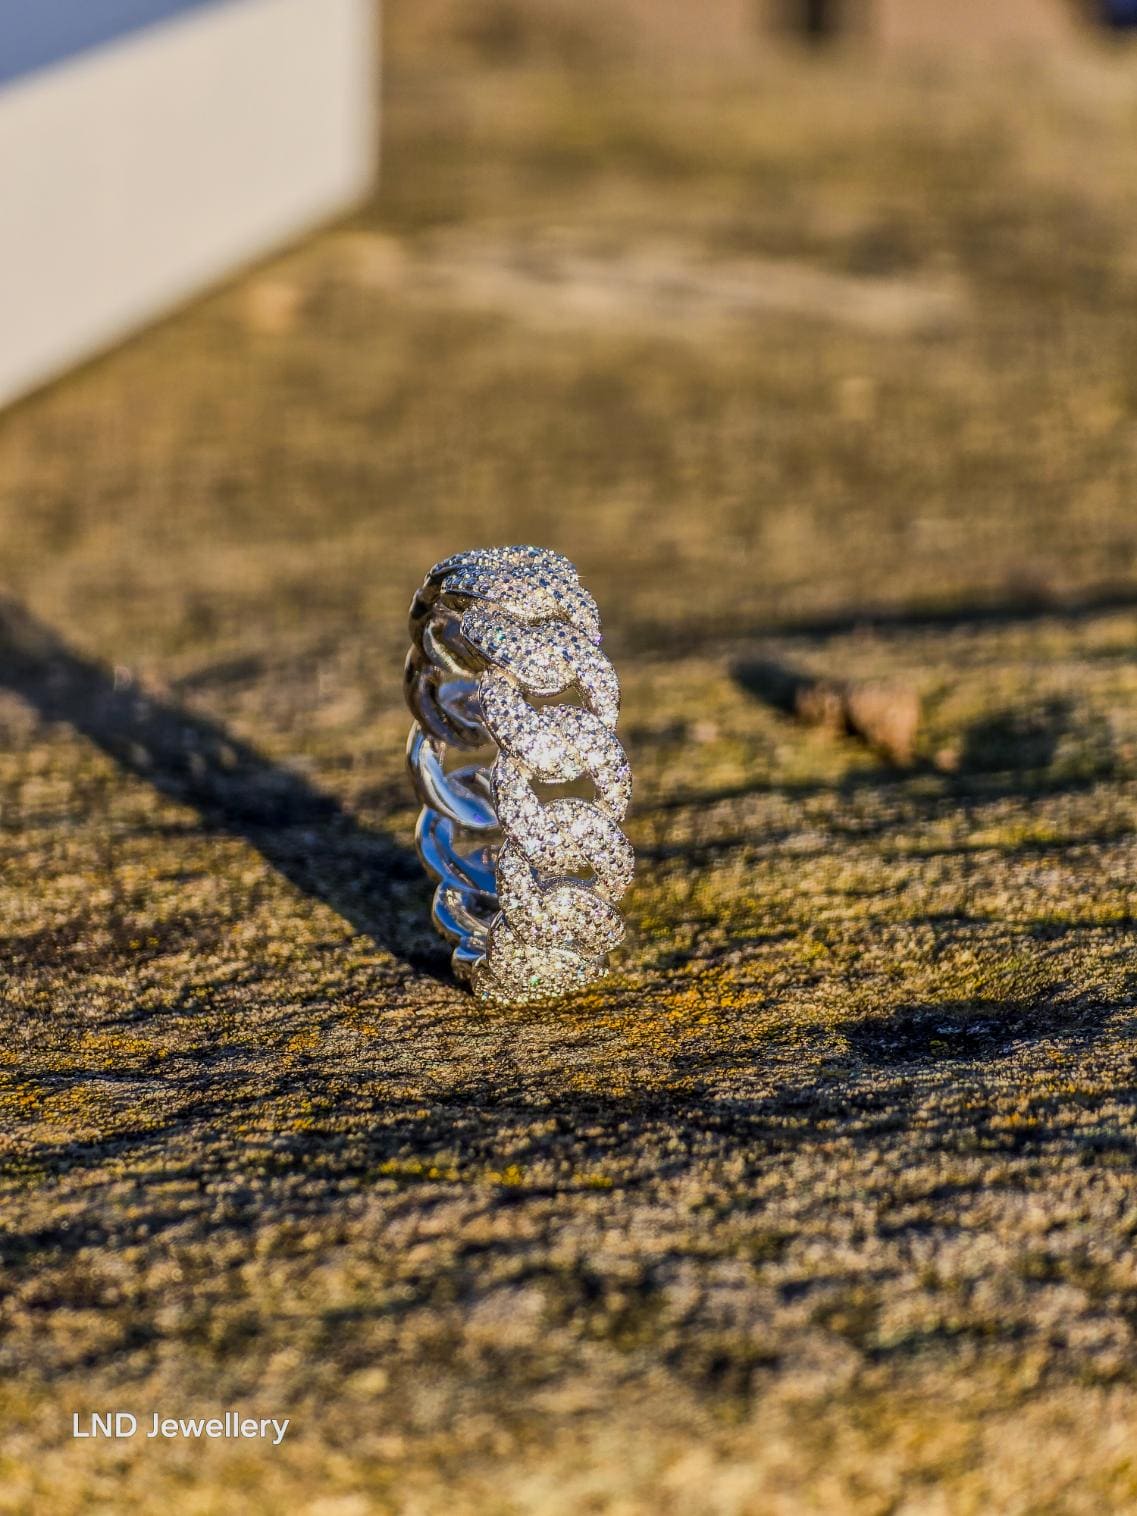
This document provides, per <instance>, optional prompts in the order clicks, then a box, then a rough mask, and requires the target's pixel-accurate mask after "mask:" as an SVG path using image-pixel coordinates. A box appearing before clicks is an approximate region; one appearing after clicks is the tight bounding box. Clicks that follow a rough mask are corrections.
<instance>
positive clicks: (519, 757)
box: [406, 547, 635, 1004]
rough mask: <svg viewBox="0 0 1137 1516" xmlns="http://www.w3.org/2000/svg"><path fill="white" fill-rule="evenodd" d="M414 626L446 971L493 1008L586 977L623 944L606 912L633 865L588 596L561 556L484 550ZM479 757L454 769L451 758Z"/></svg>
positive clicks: (610, 703) (416, 689) (612, 692)
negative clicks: (478, 752) (448, 950)
mask: <svg viewBox="0 0 1137 1516" xmlns="http://www.w3.org/2000/svg"><path fill="white" fill-rule="evenodd" d="M410 628H411V650H410V653H409V654H408V656H407V666H406V695H407V703H408V705H409V706H410V708H411V712H412V714H413V715H414V718H415V719H414V722H413V724H412V726H411V734H410V738H409V741H408V743H407V764H408V767H409V769H410V773H411V778H412V781H413V783H414V787H415V791H416V793H417V795H418V797H419V799H420V800H421V802H422V812H421V814H420V815H419V819H418V826H417V829H416V833H415V841H416V844H417V846H418V852H419V857H420V858H421V859H422V862H423V866H424V868H425V869H426V871H427V873H428V874H429V875H430V876H431V878H432V879H434V880H435V881H436V885H437V887H436V889H435V892H434V906H433V912H432V914H433V918H434V924H435V926H436V927H437V928H438V930H439V931H440V932H441V933H442V935H443V937H445V938H446V939H447V941H448V942H451V943H453V944H454V951H453V954H452V958H451V962H452V963H453V966H454V972H455V974H456V975H457V977H458V978H459V979H461V980H463V981H464V982H465V983H467V984H469V986H470V988H471V989H472V990H473V991H474V993H475V994H476V995H477V996H478V997H479V998H480V999H484V1000H492V1001H496V1002H499V1003H502V1004H523V1003H526V1002H529V1001H533V1000H544V999H550V998H552V997H554V996H556V995H561V994H564V993H566V992H568V991H570V990H574V989H578V988H579V987H580V986H582V985H585V984H588V983H591V982H592V981H593V980H594V979H597V978H598V977H599V976H600V975H602V974H603V973H605V972H606V970H607V967H608V962H607V959H608V953H609V952H610V951H611V949H612V948H613V947H615V946H616V944H617V943H618V942H619V941H620V940H621V939H622V937H623V935H624V923H623V919H622V917H621V915H620V912H619V910H618V909H617V903H618V901H619V900H620V899H621V897H622V896H623V894H624V893H625V891H626V890H627V888H628V886H629V884H630V883H631V881H632V872H633V868H634V864H635V860H634V856H633V853H632V845H631V843H630V842H629V841H628V839H627V838H626V837H625V836H624V834H623V832H622V831H621V830H620V822H621V821H622V820H623V818H624V815H625V812H626V811H627V809H628V802H629V800H630V799H631V788H632V776H631V769H630V768H629V766H628V760H627V758H626V757H625V755H624V750H623V748H622V747H621V746H620V743H619V741H618V740H617V738H616V734H615V726H616V718H617V715H618V713H619V705H620V687H619V684H618V682H617V679H616V672H615V670H614V669H613V667H612V665H611V663H610V662H609V661H608V659H607V657H606V656H605V655H604V654H603V653H602V652H601V651H600V647H599V643H600V638H601V633H600V616H599V612H598V611H597V609H596V602H595V601H594V600H593V598H592V596H591V595H590V594H589V593H588V591H587V590H586V589H584V588H583V586H582V585H581V583H580V580H579V579H578V577H577V572H576V569H575V568H574V567H573V565H572V564H571V563H570V562H569V560H568V559H567V558H565V557H564V556H563V555H562V554H560V553H554V552H552V551H551V550H550V549H548V548H538V547H494V548H483V549H479V550H477V551H474V552H469V553H459V554H457V555H456V556H455V557H452V558H446V559H444V560H443V561H442V562H441V563H439V564H436V565H435V567H434V568H432V569H431V571H430V573H429V574H428V575H427V576H426V579H425V580H424V582H423V585H422V588H421V589H420V590H419V591H418V592H417V593H416V595H415V597H414V599H413V600H412V602H411V612H410ZM558 697H559V698H558ZM490 748H493V749H496V751H495V752H493V753H492V754H490V755H489V756H483V757H482V758H481V761H475V762H471V763H467V764H465V765H459V766H451V767H449V768H448V767H447V759H448V757H449V756H450V755H451V753H452V752H454V751H463V750H464V751H465V752H467V753H469V752H470V750H472V749H486V750H488V749H490ZM582 791H587V792H588V793H587V798H585V794H584V793H582Z"/></svg>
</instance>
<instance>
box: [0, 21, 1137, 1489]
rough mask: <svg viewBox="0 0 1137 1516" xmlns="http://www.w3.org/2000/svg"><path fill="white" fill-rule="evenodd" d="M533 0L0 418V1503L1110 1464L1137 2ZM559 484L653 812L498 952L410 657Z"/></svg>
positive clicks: (411, 60) (1131, 1381) (1130, 1123)
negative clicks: (1045, 7) (834, 7)
mask: <svg viewBox="0 0 1137 1516" xmlns="http://www.w3.org/2000/svg"><path fill="white" fill-rule="evenodd" d="M405 35H406V36H408V37H409V36H411V35H413V33H412V32H411V31H408V32H407V33H406V34H405ZM511 36H512V34H509V35H507V36H506V41H507V43H509V46H508V47H506V48H505V54H507V62H508V66H506V63H500V66H499V65H498V64H495V65H494V66H493V67H490V66H489V65H488V64H487V62H486V54H487V53H489V54H492V55H493V56H494V57H497V56H498V53H500V52H501V51H502V49H501V46H500V44H501V32H500V26H499V30H498V32H494V30H493V28H492V26H491V27H490V28H489V30H488V31H487V30H486V29H485V28H483V30H482V31H481V32H475V34H473V36H472V40H468V41H467V43H465V44H463V45H462V46H458V45H455V47H454V48H453V49H452V50H451V51H438V52H433V53H431V54H429V55H427V56H426V57H425V61H424V55H423V54H421V53H418V52H412V51H411V50H410V46H409V43H408V44H406V50H405V51H404V52H402V53H401V52H400V44H401V39H403V37H404V34H403V33H400V32H399V30H398V28H396V29H395V31H394V33H393V35H392V49H393V53H394V57H393V59H392V62H391V73H390V81H389V90H388V120H387V127H388V135H387V143H386V167H385V173H386V178H385V181H384V188H383V193H382V194H381V195H380V197H379V198H378V199H377V201H376V203H375V204H374V206H373V207H370V208H369V209H368V210H367V211H366V212H365V213H364V214H362V215H361V216H360V217H358V218H357V219H356V220H355V221H354V222H353V223H352V224H351V225H350V226H349V227H341V228H337V229H333V230H331V231H328V232H326V233H324V234H322V235H320V236H319V237H317V238H315V239H314V240H313V241H312V242H310V243H309V244H308V245H306V246H305V247H304V248H302V249H301V250H299V251H298V252H296V253H294V254H291V255H289V256H288V257H287V258H285V259H283V260H280V261H279V262H277V263H274V264H272V265H271V266H267V267H265V268H262V269H260V270H257V271H255V272H253V273H251V274H250V275H249V276H248V277H247V278H246V279H245V280H244V281H242V282H241V283H239V284H237V285H235V286H234V287H232V288H229V289H227V290H225V291H223V292H221V293H219V294H217V295H216V296H214V297H212V298H211V299H209V300H208V301H206V302H205V303H204V304H201V305H199V306H197V307H195V308H194V309H193V310H192V311H189V312H188V313H186V314H184V315H182V316H179V317H178V318H176V319H175V320H173V321H172V322H170V323H168V324H166V325H165V326H163V327H162V328H160V329H159V330H157V331H155V332H153V333H151V334H150V335H148V336H147V337H145V338H144V339H142V340H139V341H137V342H135V343H134V344H132V345H130V346H129V347H127V348H125V349H124V350H122V351H121V352H119V353H116V354H114V355H113V356H111V357H110V358H108V359H106V360H105V361H102V362H100V363H99V364H97V365H94V366H92V367H91V368H89V369H88V370H86V371H84V372H83V373H81V374H79V375H77V376H75V377H73V378H72V379H70V380H69V381H67V382H66V383H65V384H62V385H60V386H57V387H56V388H54V389H52V390H51V391H49V392H47V393H44V394H42V395H40V396H37V397H34V398H33V399H31V400H29V401H27V402H26V403H25V404H24V405H23V406H21V407H20V408H18V409H17V410H15V411H14V412H12V413H10V414H9V415H7V416H6V417H4V418H3V419H2V421H0V481H2V483H0V535H2V540H3V545H4V556H3V584H4V589H5V593H6V595H7V596H8V598H7V600H6V601H5V603H4V608H3V611H2V612H0V859H2V866H0V919H2V924H3V947H2V951H0V992H2V997H3V1007H4V1011H3V1014H4V1034H3V1042H2V1052H0V1099H2V1101H3V1117H2V1121H0V1143H2V1155H3V1166H2V1177H0V1197H2V1219H3V1231H4V1256H5V1271H4V1274H3V1293H2V1297H0V1322H2V1324H3V1331H2V1336H0V1427H2V1433H0V1510H5V1511H12V1512H25V1511H30V1512H36V1513H38V1512H51V1513H53V1516H56V1513H58V1516H67V1513H70V1512H80V1511H82V1512H91V1511H105V1512H118V1511H121V1510H124V1509H128V1508H134V1509H138V1510H145V1511H151V1510H155V1511H156V1510H178V1511H187V1512H200V1513H213V1512H223V1511H226V1512H227V1511H232V1510H234V1509H241V1510H247V1511H253V1512H256V1511H262V1510H263V1511H270V1510H272V1511H278V1510H282V1509H283V1510H289V1511H309V1512H312V1513H314V1516H317V1513H322V1516H355V1513H366V1512H370V1511H378V1512H386V1511H392V1512H394V1511H397V1512H405V1513H410V1516H414V1513H422V1516H428V1513H434V1512H438V1511H444V1510H445V1511H451V1510H458V1511H461V1512H470V1513H487V1516H490V1513H493V1516H497V1513H502V1516H505V1513H531V1512H537V1513H542V1516H546V1513H547V1516H577V1513H582V1512H619V1513H621V1516H624V1513H626V1516H639V1513H641V1512H642V1513H645V1516H668V1513H675V1516H751V1513H759V1516H782V1513H784V1516H796V1513H799V1512H800V1513H809V1512H819V1513H825V1516H832V1513H843V1512H851V1513H857V1516H860V1513H866V1516H868V1513H872V1516H878V1513H879V1516H884V1513H895V1516H899V1513H903V1516H915V1513H920V1516H924V1513H928V1516H939V1513H956V1512H960V1513H971V1512H976V1513H979V1512H983V1513H990V1512H1000V1513H1002V1512H1007V1513H1011V1512H1014V1513H1019V1512H1021V1513H1031V1516H1038V1513H1060V1512H1061V1513H1065V1512H1070V1513H1082V1512H1085V1513H1095V1516H1096V1513H1102V1512H1114V1511H1116V1512H1123V1511H1130V1510H1133V1509H1134V1508H1135V1507H1137V1456H1135V1454H1134V1447H1135V1446H1137V1441H1135V1439H1137V1371H1135V1360H1134V1330H1135V1326H1137V1265H1135V1262H1134V1237H1135V1234H1137V1190H1135V1187H1134V1148H1135V1137H1137V1116H1135V1095H1134V1091H1135V1086H1137V1057H1135V1053H1134V1041H1133V1032H1134V1025H1135V1007H1137V937H1135V933H1134V910H1135V902H1137V882H1135V881H1137V844H1135V835H1137V833H1135V824H1137V658H1135V654H1137V509H1135V500H1137V380H1135V372H1137V371H1135V369H1134V365H1133V354H1134V351H1135V350H1137V340H1135V339H1137V315H1135V312H1137V303H1135V296H1137V210H1135V209H1134V202H1133V198H1132V164H1131V144H1132V140H1133V135H1132V134H1133V128H1134V125H1135V124H1137V80H1135V77H1134V73H1133V68H1132V66H1131V65H1130V64H1127V63H1125V62H1124V61H1122V62H1116V63H1111V62H1109V61H1108V60H1097V61H1084V62H1083V63H1082V64H1081V65H1080V66H1079V68H1078V69H1075V70H1072V71H1070V72H1068V73H1065V74H1063V75H1061V76H1059V77H1055V78H1049V77H1043V76H1041V75H1040V76H1037V77H1036V76H1031V75H1023V76H1022V77H1017V76H1016V77H1015V80H1014V82H1013V84H1012V85H1008V84H1007V82H1006V79H1005V78H1004V79H1003V80H1002V81H1001V82H998V83H997V82H996V81H990V82H984V81H982V80H980V81H975V80H971V81H970V82H962V81H960V80H959V79H955V80H954V81H953V79H952V77H951V76H948V75H939V74H936V73H934V72H928V73H926V74H922V75H919V76H916V75H912V76H905V75H903V74H901V73H898V72H896V71H895V70H890V71H888V72H886V73H884V74H881V73H879V72H878V73H873V72H872V71H869V72H868V73H866V72H865V71H864V69H863V68H860V67H858V66H856V65H855V64H854V63H842V62H839V61H838V62H836V63H832V64H828V63H824V62H818V64H817V65H816V67H806V66H804V65H803V66H799V65H792V66H791V65H790V64H782V65H779V66H778V67H777V68H776V69H775V68H770V69H769V70H766V71H762V70H761V69H760V70H759V72H758V73H756V74H754V75H753V76H750V75H744V74H743V75H740V76H739V77H731V78H729V79H727V78H724V77H723V76H722V75H721V74H720V75H719V76H718V77H711V76H707V77H706V78H703V77H702V76H700V78H699V80H698V81H697V82H694V83H693V82H691V81H688V82H687V85H686V87H685V88H683V89H678V88H677V87H676V86H675V85H674V82H673V81H669V80H668V79H666V78H664V77H656V78H654V79H653V78H646V77H644V76H643V75H642V74H639V75H635V74H631V75H628V74H625V73H623V72H620V73H618V74H613V73H609V72H607V71H606V70H605V69H604V68H603V67H602V66H601V64H600V62H599V61H598V59H597V57H596V56H594V55H593V54H592V53H590V52H589V51H588V49H587V47H585V46H584V43H583V42H580V39H579V38H578V39H577V41H578V43H579V45H574V47H573V48H570V49H569V53H570V56H571V60H572V63H573V67H572V68H571V69H569V70H567V71H564V70H562V71H560V72H555V71H553V70H551V68H550V67H549V66H548V61H547V57H546V56H545V54H543V53H542V51H541V48H540V46H538V45H537V43H539V42H540V41H541V36H542V34H540V33H539V31H538V32H537V33H535V34H534V36H535V38H536V41H534V40H533V38H530V37H528V34H526V33H525V32H524V28H522V29H521V32H520V33H518V36H520V41H518V40H517V37H513V40H512V41H510V37H511ZM574 36H575V34H574ZM570 40H571V39H570ZM546 41H547V39H546ZM530 44H532V47H530ZM551 45H552V44H550V46H551ZM557 45H558V46H561V47H562V51H563V45H564V38H563V37H562V38H560V40H559V42H558V44H557ZM527 48H530V51H526V49H527ZM479 49H480V50H481V52H480V54H479V51H478V50H479ZM495 49H497V52H495ZM512 540H522V541H524V540H534V541H539V542H545V543H549V544H550V545H553V546H555V547H557V548H560V549H561V550H563V551H565V552H567V553H569V554H570V555H571V556H572V557H573V558H574V559H575V560H576V561H577V562H578V563H579V565H580V566H581V569H582V572H583V575H584V577H585V580H586V582H587V583H588V584H589V585H590V587H591V588H592V589H593V591H594V592H595V594H596V595H597V598H598V600H599V601H600V604H601V607H602V610H603V612H604V614H605V621H606V625H607V626H608V628H609V647H610V650H611V652H612V654H613V657H614V658H615V660H616V662H617V665H618V667H619V669H620V671H621V674H622V677H623V682H624V687H625V714H624V718H623V724H622V734H623V736H624V739H625V742H626V746H627V747H628V750H629V752H630V754H631V755H632V759H633V762H634V765H635V771H636V775H637V791H636V799H635V807H634V813H633V817H632V820H631V832H632V835H633V838H634V840H635V842H636V844H637V847H638V848H639V850H640V856H641V860H642V863H641V875H640V881H639V883H638V885H637V887H636V889H635V892H634V893H633V894H632V895H631V896H630V897H629V907H630V915H631V922H632V928H633V938H632V942H631V944H630V946H629V948H628V950H627V952H626V953H625V954H624V956H623V959H622V962H621V964H620V966H619V971H618V973H617V974H616V975H615V977H614V978H613V979H612V980H611V982H610V983H609V984H607V985H606V986H605V987H604V988H603V989H602V990H599V991H597V992H595V993H590V994H588V995H585V996H582V997H580V998H578V999H575V1000H572V1001H567V1002H565V1003H564V1004H563V1005H559V1006H557V1007H556V1008H553V1009H547V1008H546V1009H541V1010H526V1009H510V1010H502V1011H494V1010H489V1009H486V1008H484V1007H478V1008H475V1007H474V1006H473V1005H472V1004H471V1002H470V1001H469V1000H468V999H467V998H466V997H465V996H464V995H463V994H462V993H461V992H459V991H458V990H457V989H455V988H454V986H453V985H452V984H451V982H450V980H449V978H448V974H447V968H446V962H445V958H444V956H443V954H442V953H441V951H440V949H439V947H438V946H437V944H436V943H435V942H434V940H433V938H432V936H431V934H430V932H429V930H428V929H427V925H426V911H427V900H428V893H427V889H426V887H425V885H424V883H423V881H422V880H421V879H420V877H419V873H418V870H417V867H416V866H415V864H414V861H413V857H412V854H411V850H410V842H411V834H412V827H413V810H412V807H411V804H410V800H409V796H408V792H407V787H406V784H405V782H404V777H403V772H402V757H401V749H402V743H403V739H404V736H405V727H406V717H405V714H404V711H403V709H402V706H401V691H400V673H401V657H402V649H403V634H404V628H403V618H404V615H405V609H406V604H407V602H408V601H409V597H410V594H411V591H412V589H413V587H414V585H415V583H416V581H417V580H418V579H419V577H420V576H421V574H422V572H423V571H424V569H425V568H426V567H427V566H429V564H430V563H432V562H433V561H434V560H436V559H438V558H440V557H442V556H443V555H444V554H446V553H448V552H450V551H452V550H455V549H458V548H462V547H466V546H470V545H474V544H480V543H488V542H498V541H512ZM771 665H774V666H775V668H776V669H782V670H801V671H805V672H807V673H811V674H817V675H821V676H824V677H826V678H831V679H835V680H876V679H885V680H889V681H893V682H895V683H898V684H901V685H904V686H906V687H908V688H909V689H910V690H914V691H915V692H917V693H918V694H919V696H920V698H921V702H922V709H923V718H922V723H921V727H920V730H919V733H918V736H917V751H916V756H915V760H914V762H913V764H912V765H911V766H910V767H908V768H897V767H895V766H893V765H891V764H889V763H888V762H886V761H884V760H883V759H881V758H880V757H878V756H877V755H875V754H874V752H873V751H872V750H871V748H869V747H868V746H867V745H865V744H864V743H861V742H858V741H856V740H854V739H852V738H834V737H831V736H827V735H825V734H824V733H822V732H818V731H814V730H811V729H809V728H807V727H806V726H804V725H803V724H802V723H800V722H799V721H797V720H795V719H794V718H793V717H792V716H790V715H787V714H786V713H785V712H784V711H783V710H782V709H780V708H779V707H778V704H777V702H776V701H775V700H773V699H772V698H771V684H770V679H769V677H768V675H769V670H770V666H771ZM116 1406H117V1407H121V1408H124V1409H130V1410H134V1411H136V1412H137V1413H139V1414H143V1413H148V1412H150V1411H151V1410H155V1409H156V1410H160V1411H162V1412H164V1413H170V1414H186V1413H190V1412H194V1411H197V1412H201V1411H212V1410H213V1409H215V1408H224V1407H239V1408H241V1409H247V1410H248V1412H249V1413H250V1414H264V1415H288V1416H290V1417H291V1418H292V1429H291V1430H290V1433H289V1435H288V1437H287V1439H286V1441H285V1443H284V1444H283V1445H282V1446H281V1447H280V1448H278V1449H275V1450H272V1449H261V1448H260V1447H259V1446H252V1447H246V1448H241V1447H228V1446H224V1445H215V1446H210V1447H206V1448H200V1449H199V1448H196V1447H194V1446H192V1445H191V1446H170V1447H166V1448H162V1449H160V1450H157V1451H156V1450H155V1445H154V1444H148V1445H144V1446H140V1445H137V1444H135V1443H127V1444H123V1445H121V1447H117V1448H116V1447H115V1446H113V1445H95V1444H91V1443H73V1442H72V1441H71V1440H70V1438H69V1435H68V1432H69V1424H70V1414H71V1412H72V1410H76V1409H80V1410H87V1409H99V1408H103V1407H116Z"/></svg>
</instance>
